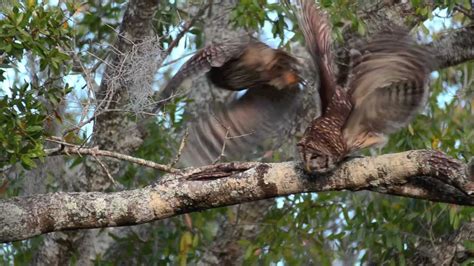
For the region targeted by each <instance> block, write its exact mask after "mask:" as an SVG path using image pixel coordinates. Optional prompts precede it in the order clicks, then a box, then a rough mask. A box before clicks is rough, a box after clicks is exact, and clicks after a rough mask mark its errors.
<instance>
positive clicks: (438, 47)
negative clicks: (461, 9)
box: [428, 24, 474, 68]
mask: <svg viewBox="0 0 474 266" xmlns="http://www.w3.org/2000/svg"><path fill="white" fill-rule="evenodd" d="M428 46H429V47H431V48H432V49H433V50H434V51H433V53H434V54H436V56H437V59H438V62H439V66H438V67H439V68H445V67H450V66H454V65H457V64H461V63H464V62H467V61H469V60H473V59H474V25H473V24H471V25H469V26H466V27H464V28H460V29H455V30H450V31H449V32H447V33H446V34H445V35H444V36H443V37H442V38H440V39H439V40H436V41H433V42H432V43H430V44H428Z"/></svg>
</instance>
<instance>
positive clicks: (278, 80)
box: [154, 38, 302, 166]
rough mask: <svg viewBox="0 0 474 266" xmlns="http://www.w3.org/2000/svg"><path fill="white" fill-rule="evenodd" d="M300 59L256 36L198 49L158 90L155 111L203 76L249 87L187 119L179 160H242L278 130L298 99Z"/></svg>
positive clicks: (217, 83) (224, 85)
mask: <svg viewBox="0 0 474 266" xmlns="http://www.w3.org/2000/svg"><path fill="white" fill-rule="evenodd" d="M299 64H300V63H299V61H298V60H297V59H296V58H294V57H293V56H291V55H290V54H288V53H287V52H285V51H283V50H279V49H273V48H271V47H269V46H267V45H266V44H264V43H262V42H259V41H257V40H255V39H251V38H244V39H243V40H239V41H230V42H223V43H213V44H210V45H208V46H207V47H205V48H203V49H201V50H199V51H198V52H197V53H196V54H195V55H194V56H193V57H191V58H190V59H189V60H188V61H187V62H186V63H185V64H184V65H183V66H182V67H181V68H180V69H179V70H178V72H177V73H176V74H175V75H174V76H173V77H172V79H171V80H170V81H169V83H168V84H167V86H166V87H165V88H164V89H163V90H162V91H161V93H160V97H159V98H160V101H159V102H158V105H157V106H156V107H155V110H154V111H155V112H156V111H158V110H159V109H160V108H161V107H162V106H163V104H165V103H166V101H167V100H168V99H170V98H171V97H172V96H173V95H174V94H175V93H176V90H177V89H178V87H179V85H180V84H181V83H182V82H183V81H184V80H186V79H189V78H192V77H195V76H199V75H203V74H206V75H207V78H208V80H209V81H210V82H211V83H212V84H213V85H214V86H215V87H216V88H220V89H225V90H231V91H239V90H247V91H246V92H245V93H244V94H243V95H234V96H235V97H234V99H233V100H231V101H230V102H226V103H225V104H216V103H209V105H210V110H211V111H210V112H209V114H207V115H201V116H200V117H198V118H197V119H195V120H193V121H191V122H190V123H189V134H188V140H187V142H186V143H187V144H186V145H185V147H184V149H183V151H182V156H181V164H182V165H184V166H200V165H206V164H211V163H213V162H214V161H216V159H218V158H219V157H220V156H221V155H225V157H226V158H227V159H231V158H241V157H242V155H249V153H251V152H254V151H255V150H256V149H258V148H259V147H262V146H264V145H263V144H265V143H264V142H266V140H267V139H269V138H271V137H273V136H277V135H278V134H280V135H281V134H282V130H283V129H284V127H285V125H287V124H288V122H289V121H291V120H294V117H291V115H292V114H294V113H295V112H294V110H295V108H296V107H297V102H298V100H299V99H300V89H299V86H298V84H299V83H301V82H302V78H301V77H300V74H299V67H300V66H299Z"/></svg>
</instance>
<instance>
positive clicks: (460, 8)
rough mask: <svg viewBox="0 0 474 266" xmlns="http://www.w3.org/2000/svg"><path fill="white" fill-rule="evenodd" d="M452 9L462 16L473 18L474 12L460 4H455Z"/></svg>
mask: <svg viewBox="0 0 474 266" xmlns="http://www.w3.org/2000/svg"><path fill="white" fill-rule="evenodd" d="M453 10H454V11H457V12H459V13H461V14H463V15H464V16H466V17H468V18H470V19H474V12H473V11H472V10H469V9H467V8H465V7H463V6H462V5H459V4H456V5H455V6H454V9H453Z"/></svg>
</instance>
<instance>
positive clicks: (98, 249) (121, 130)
mask: <svg viewBox="0 0 474 266" xmlns="http://www.w3.org/2000/svg"><path fill="white" fill-rule="evenodd" d="M158 3H159V1H157V0H145V1H140V0H132V1H130V2H129V3H128V5H127V8H126V10H125V13H124V17H123V20H122V23H121V26H120V29H119V34H118V36H117V41H116V43H115V44H114V49H112V51H117V52H116V53H114V54H113V55H112V57H111V60H110V61H109V63H108V64H107V65H108V67H107V68H106V70H105V73H104V75H103V78H102V82H101V84H100V87H99V88H98V91H96V98H97V100H98V101H97V103H96V104H97V108H96V114H98V113H101V112H103V113H102V114H101V115H98V116H96V118H95V121H94V133H93V138H92V143H93V145H94V146H98V147H100V148H102V149H107V150H114V151H117V152H120V153H123V154H129V153H131V152H132V151H134V150H135V149H136V148H138V147H139V146H140V145H141V143H142V142H143V135H142V134H141V133H140V132H139V130H138V129H137V125H136V123H135V121H133V120H132V119H131V118H130V116H129V115H127V113H125V112H106V110H107V109H126V108H125V107H126V106H127V104H128V103H129V95H128V94H127V86H129V85H130V84H129V81H128V80H127V77H123V73H124V72H126V71H127V69H129V68H130V67H131V66H132V65H131V64H132V62H128V61H127V60H126V58H127V54H129V53H130V52H131V51H132V49H133V47H134V45H136V44H139V43H140V42H141V41H142V40H144V39H146V38H147V37H148V36H151V35H152V34H153V31H152V19H153V17H154V15H155V12H156V11H157V9H158ZM148 70H149V71H152V73H150V75H153V74H154V73H155V72H156V69H155V70H154V71H153V70H152V69H148ZM143 71H147V70H146V69H144V70H143ZM102 160H103V162H102ZM84 166H85V173H84V172H83V173H82V175H84V176H85V182H83V183H82V184H80V185H77V186H76V188H75V190H77V191H102V190H105V189H108V188H109V187H110V186H111V185H112V182H111V180H110V178H109V176H108V175H109V174H110V175H113V176H114V177H117V176H119V175H120V173H121V170H122V168H123V166H124V164H123V162H121V161H120V160H117V159H101V162H100V163H98V161H97V158H96V157H93V156H92V157H88V158H86V161H85V164H84ZM107 171H108V172H109V173H107ZM114 231H118V230H114ZM114 233H115V234H117V235H120V234H121V232H114ZM51 238H52V239H50V240H47V241H46V242H45V243H46V244H48V243H50V244H51V245H50V247H51V250H58V253H57V257H61V258H62V259H60V260H57V261H56V263H53V264H56V265H61V264H64V262H67V261H68V260H69V259H70V257H71V256H72V254H74V253H78V254H79V256H78V261H77V263H78V264H79V265H91V264H92V262H93V261H92V260H93V259H95V258H96V256H97V254H101V253H103V252H104V251H105V250H106V249H107V248H108V247H109V245H110V244H111V243H112V242H113V239H112V238H111V237H110V236H109V231H108V230H86V231H80V232H72V233H67V235H64V234H59V235H53V236H52V237H51ZM56 245H58V247H56ZM64 247H67V248H64ZM43 249H44V248H43ZM59 251H62V252H59ZM53 254H54V253H53ZM44 264H50V263H49V262H45V263H44Z"/></svg>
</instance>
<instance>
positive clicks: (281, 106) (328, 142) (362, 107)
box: [155, 0, 434, 172]
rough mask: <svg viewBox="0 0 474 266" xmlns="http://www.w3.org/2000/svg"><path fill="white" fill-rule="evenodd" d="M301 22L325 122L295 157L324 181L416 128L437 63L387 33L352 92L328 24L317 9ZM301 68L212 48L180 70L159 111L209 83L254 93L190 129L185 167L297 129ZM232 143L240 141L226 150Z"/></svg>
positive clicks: (223, 46) (305, 0)
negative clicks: (187, 86)
mask: <svg viewBox="0 0 474 266" xmlns="http://www.w3.org/2000/svg"><path fill="white" fill-rule="evenodd" d="M296 13H297V18H298V24H299V27H300V29H301V31H302V33H303V35H304V39H305V42H306V47H307V50H308V52H309V54H310V55H311V59H312V61H313V64H314V68H313V74H314V75H315V76H318V77H319V80H320V86H319V95H320V98H321V116H320V117H317V118H316V119H314V120H313V121H312V122H311V124H310V126H309V127H308V128H307V129H306V131H305V133H304V135H303V137H302V139H301V140H300V141H299V142H298V144H297V148H298V153H299V155H300V157H301V159H302V161H303V164H304V166H305V169H306V170H307V171H309V172H327V171H330V170H332V169H334V167H335V166H336V165H337V163H338V162H340V161H341V160H343V159H344V158H345V157H347V156H348V155H350V154H352V153H354V152H356V151H358V150H360V149H363V148H367V147H374V146H381V145H383V144H384V143H385V142H386V139H387V135H388V134H391V133H393V132H395V131H397V130H398V129H400V128H401V127H404V126H406V125H407V124H408V123H409V122H410V121H411V119H412V118H413V117H414V115H416V114H417V113H418V112H419V111H420V109H421V108H422V107H423V106H424V105H425V103H426V99H427V95H428V89H427V81H428V76H429V73H430V72H431V68H432V67H433V63H434V60H433V58H432V57H431V55H430V53H429V52H428V51H426V50H425V49H424V48H422V47H421V46H418V45H417V44H416V43H415V42H414V41H413V40H412V39H411V38H410V37H409V36H408V34H407V32H406V31H404V30H392V31H390V32H383V33H379V34H377V35H376V36H375V37H373V38H372V39H371V40H370V41H368V42H366V43H365V44H364V45H363V46H362V47H360V48H359V49H358V52H357V53H354V58H352V68H351V69H350V71H349V74H348V75H349V76H348V77H349V78H348V82H347V84H345V85H340V84H337V83H336V77H335V71H334V66H333V64H334V62H333V61H334V58H333V54H332V50H331V49H332V41H331V26H330V23H329V20H328V18H327V17H326V15H325V14H324V13H323V12H322V11H321V10H320V9H319V8H318V7H316V5H315V3H314V2H313V1H312V0H301V1H298V2H297V12H296ZM300 67H301V66H300V64H299V61H298V60H297V59H296V58H295V57H293V56H291V55H290V54H288V53H287V52H285V51H282V50H279V49H273V48H270V47H269V46H267V45H265V44H263V43H262V42H259V41H257V40H254V39H251V38H247V39H244V40H241V41H236V42H223V43H213V44H211V45H208V46H207V47H205V48H203V49H202V50H200V51H198V52H197V53H196V54H195V55H194V56H193V57H192V58H191V59H189V60H188V61H187V62H186V63H185V64H184V65H183V66H182V67H181V69H180V70H178V72H177V73H176V74H175V75H174V77H173V78H172V79H171V80H170V82H169V83H168V84H167V86H166V87H165V88H164V89H163V90H162V91H161V94H160V101H159V103H158V105H157V106H156V108H155V111H156V110H158V109H160V108H161V107H162V105H163V104H164V103H165V102H166V100H167V99H170V98H171V97H172V96H173V95H174V94H175V93H176V89H177V88H178V87H179V85H180V84H181V83H182V82H183V81H184V80H186V79H188V78H191V77H193V76H198V75H202V74H204V73H207V78H208V80H209V81H210V82H211V83H212V84H214V86H216V87H218V88H221V89H226V90H233V91H236V90H244V89H247V92H246V93H245V94H244V95H243V96H242V97H240V98H237V99H235V100H234V101H232V102H230V103H228V104H226V105H225V106H221V107H219V108H217V109H216V110H217V111H216V112H215V113H214V114H212V115H209V116H208V117H204V118H200V119H198V120H197V121H195V122H194V123H192V127H191V130H190V134H189V141H188V144H187V147H186V148H185V149H184V150H183V156H182V158H183V160H184V161H185V165H187V166H198V165H204V164H209V163H212V162H213V160H215V159H216V158H217V157H218V156H219V155H220V154H221V153H222V151H223V149H222V147H223V146H224V145H227V147H226V153H227V154H241V153H245V152H248V151H249V150H250V149H251V148H254V147H255V145H258V144H259V143H260V142H262V141H264V140H265V139H267V138H271V135H272V134H273V135H275V134H276V135H278V133H279V131H280V130H282V128H283V127H285V126H286V125H288V124H289V123H288V120H291V119H297V118H295V116H293V115H292V114H294V113H295V110H296V108H297V107H298V105H299V104H300V100H301V90H300V89H299V87H298V86H299V84H302V83H303V79H302V78H301V75H300V71H299V69H300ZM249 133H251V134H249ZM228 136H243V137H240V138H235V139H230V141H229V138H228ZM226 142H227V144H224V143H226Z"/></svg>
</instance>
